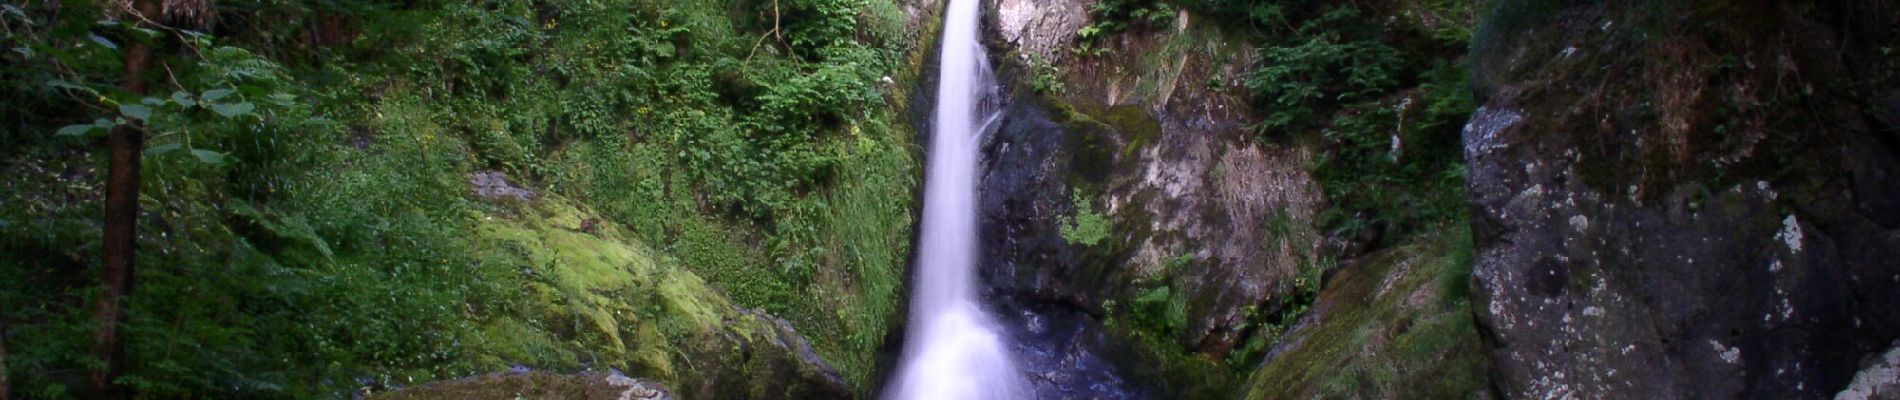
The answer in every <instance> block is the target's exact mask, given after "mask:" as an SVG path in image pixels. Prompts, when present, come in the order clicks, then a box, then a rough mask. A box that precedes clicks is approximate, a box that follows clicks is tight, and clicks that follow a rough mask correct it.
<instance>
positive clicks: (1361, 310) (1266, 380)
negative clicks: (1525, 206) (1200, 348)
mask: <svg viewBox="0 0 1900 400" xmlns="http://www.w3.org/2000/svg"><path fill="white" fill-rule="evenodd" d="M1441 229H1443V230H1442V231H1441V232H1440V233H1439V234H1427V235H1418V236H1416V237H1415V238H1414V239H1413V241H1412V242H1411V243H1407V244H1402V245H1399V246H1395V247H1393V248H1389V249H1386V250H1383V251H1379V252H1376V253H1373V254H1371V255H1368V256H1366V257H1365V258H1364V259H1363V260H1362V261H1360V262H1358V263H1355V264H1354V265H1351V266H1348V267H1347V268H1346V269H1344V270H1342V271H1340V272H1339V273H1337V274H1335V275H1334V276H1333V277H1332V278H1331V279H1330V280H1329V281H1328V282H1326V286H1325V288H1324V289H1323V290H1322V291H1321V292H1320V295H1319V300H1318V301H1317V302H1316V304H1315V305H1314V310H1313V311H1312V312H1310V313H1309V314H1308V315H1307V316H1306V317H1305V318H1303V320H1302V321H1301V322H1300V323H1299V325H1298V326H1296V327H1295V328H1293V330H1292V331H1291V332H1289V333H1288V334H1287V335H1286V336H1285V337H1283V338H1282V339H1281V341H1280V343H1281V344H1279V345H1278V346H1277V348H1275V349H1273V351H1272V353H1271V354H1272V355H1271V356H1270V358H1269V359H1268V360H1267V362H1266V364H1265V365H1263V366H1261V367H1260V369H1259V370H1257V371H1255V372H1254V374H1253V377H1252V378H1250V379H1249V382H1250V384H1249V388H1248V393H1247V398H1249V399H1281V398H1302V399H1304V398H1406V397H1417V398H1431V399H1444V398H1472V397H1482V393H1483V392H1484V390H1485V388H1486V387H1487V385H1488V382H1487V378H1486V373H1485V371H1486V368H1487V365H1488V364H1487V361H1486V359H1485V356H1484V351H1483V347H1482V345H1481V344H1480V343H1479V342H1478V333H1477V326H1476V325H1475V324H1474V323H1473V320H1472V316H1471V308H1470V307H1471V306H1470V304H1471V301H1470V290H1469V289H1468V287H1469V286H1468V283H1467V281H1468V280H1469V277H1470V271H1471V242H1470V239H1469V236H1470V235H1469V233H1468V230H1466V229H1461V228H1441Z"/></svg>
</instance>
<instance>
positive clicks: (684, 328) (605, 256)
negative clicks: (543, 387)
mask: <svg viewBox="0 0 1900 400" xmlns="http://www.w3.org/2000/svg"><path fill="white" fill-rule="evenodd" d="M511 211H512V214H510V215H486V216H483V217H482V218H481V223H480V224H479V229H478V230H477V234H478V236H479V239H478V243H480V245H481V248H480V249H478V250H476V251H477V252H478V253H479V259H481V260H482V263H483V265H484V267H485V268H486V270H487V273H488V274H489V275H488V276H487V278H488V279H491V280H499V281H503V282H507V283H505V284H503V285H501V286H502V287H511V288H518V289H517V290H518V291H517V292H516V293H514V298H512V299H498V300H497V301H496V302H495V303H497V304H500V305H499V306H495V307H491V309H490V310H486V312H485V314H484V315H480V316H478V317H476V318H475V319H476V320H477V321H478V323H479V324H481V326H482V329H480V330H478V331H475V332H470V333H467V337H465V338H464V340H463V342H464V343H467V344H468V345H467V346H468V351H469V352H470V353H472V354H473V355H474V358H475V359H477V360H480V362H481V363H483V364H486V366H487V367H490V368H494V369H501V368H505V367H508V366H510V365H527V366H530V367H534V368H549V369H556V370H563V369H577V368H581V367H590V368H606V367H611V368H617V369H622V370H625V371H627V372H628V373H629V374H632V375H634V376H638V377H641V378H644V379H652V380H655V381H657V382H660V383H663V384H665V385H667V386H669V387H675V388H681V389H682V390H681V392H682V393H685V394H690V395H692V397H717V398H781V397H784V396H793V397H806V396H822V397H830V398H836V397H850V394H851V391H850V390H849V388H848V387H847V385H846V384H845V383H844V381H843V380H842V378H840V377H839V375H838V373H837V371H835V370H834V369H833V368H832V367H831V366H830V365H829V364H828V363H826V362H825V361H824V360H822V359H820V358H819V357H818V356H817V355H816V354H814V353H812V350H811V347H810V345H809V344H808V343H806V341H805V340H804V339H803V338H802V337H799V336H798V334H797V333H796V332H795V331H794V330H793V329H792V328H791V326H790V324H788V323H785V322H784V321H783V320H780V319H777V318H774V317H772V316H770V315H766V314H763V313H759V312H755V311H750V310H746V309H744V308H740V307H737V306H735V305H734V304H733V303H732V301H731V300H730V299H728V298H727V297H726V296H725V295H723V294H721V293H720V292H719V291H717V290H715V289H714V288H713V287H711V286H710V285H708V284H707V283H706V282H705V281H704V280H702V279H700V278H699V277H698V276H697V275H694V274H693V273H691V272H690V271H687V270H686V269H684V268H681V267H680V266H678V265H676V263H675V262H674V261H672V260H670V259H666V258H661V257H657V256H655V255H654V252H653V251H652V250H651V249H648V248H646V247H645V246H644V245H642V244H640V243H639V242H637V241H633V240H630V239H628V238H627V236H626V235H625V234H624V233H622V231H621V229H620V228H619V227H618V226H616V225H615V224H613V223H612V222H608V221H605V220H604V219H602V218H600V217H598V216H597V215H595V214H593V213H592V212H590V211H588V210H586V209H583V208H581V207H580V206H577V205H575V204H573V203H571V202H569V201H567V200H566V199H563V198H560V197H557V196H547V197H544V198H542V199H540V200H537V201H534V202H529V203H523V204H518V205H515V206H514V209H512V210H511Z"/></svg>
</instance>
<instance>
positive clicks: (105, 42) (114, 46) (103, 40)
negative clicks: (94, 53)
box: [86, 33, 119, 50]
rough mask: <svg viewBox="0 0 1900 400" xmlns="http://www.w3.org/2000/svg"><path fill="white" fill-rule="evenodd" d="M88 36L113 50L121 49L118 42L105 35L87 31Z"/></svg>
mask: <svg viewBox="0 0 1900 400" xmlns="http://www.w3.org/2000/svg"><path fill="white" fill-rule="evenodd" d="M86 36H88V37H91V38H92V41H93V42H94V43H98V44H99V45H100V46H105V47H106V48H108V49H113V50H118V49H119V45H118V44H117V43H112V41H111V40H107V39H106V38H105V37H104V36H99V34H96V33H87V34H86Z"/></svg>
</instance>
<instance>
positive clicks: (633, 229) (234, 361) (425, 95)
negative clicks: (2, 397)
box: [0, 0, 917, 398]
mask: <svg viewBox="0 0 1900 400" xmlns="http://www.w3.org/2000/svg"><path fill="white" fill-rule="evenodd" d="M746 4H751V5H753V6H757V5H759V4H754V3H752V2H747V3H746ZM778 5H779V6H781V7H782V8H775V7H772V5H770V4H767V5H765V6H763V7H734V6H733V4H731V3H729V2H718V1H652V0H610V1H565V0H552V1H505V0H487V1H476V2H446V1H423V2H410V3H406V4H401V5H397V4H390V3H386V2H375V1H339V2H322V3H310V4H304V3H292V2H273V1H265V2H233V3H229V4H225V3H220V4H219V7H220V8H219V9H218V13H217V14H216V16H215V17H216V19H217V20H218V21H220V23H218V24H215V25H211V27H209V28H207V27H202V26H200V27H194V26H190V25H185V24H180V25H178V26H177V27H176V28H175V29H168V30H163V31H155V32H151V33H147V32H142V31H138V30H134V29H128V28H126V27H125V25H124V24H121V23H120V22H115V18H116V17H115V16H113V15H107V14H104V13H102V12H101V11H100V10H99V8H98V7H97V6H96V5H93V4H88V3H86V2H65V3H60V2H52V3H47V2H8V3H6V4H5V10H4V11H5V12H4V13H3V14H0V15H4V18H5V21H6V23H7V26H8V27H9V28H10V29H9V30H8V31H7V32H8V33H7V34H6V35H7V36H4V37H0V43H3V44H5V47H6V48H8V49H11V51H9V52H7V53H6V54H5V55H4V56H0V57H4V58H5V60H6V63H5V66H4V67H0V76H4V78H5V79H4V83H0V97H4V98H6V99H8V104H9V107H8V108H9V109H8V110H7V111H6V112H5V114H4V119H5V124H4V127H0V144H3V145H4V148H6V149H8V150H7V151H6V154H5V155H4V157H5V158H4V159H0V169H4V171H6V174H5V175H6V176H7V178H5V179H4V180H0V186H3V187H4V188H5V190H0V251H4V256H0V274H4V276H0V280H4V282H3V283H0V304H5V307H3V308H0V326H6V327H7V328H8V329H7V331H6V332H4V336H0V338H3V339H4V340H6V343H7V345H8V346H7V349H9V350H12V352H11V353H9V354H8V355H7V356H8V357H7V359H6V360H5V362H6V363H7V367H8V368H7V369H6V371H8V372H9V373H10V374H12V378H14V379H13V382H14V383H15V385H16V386H15V391H16V393H19V394H21V395H22V396H24V397H26V398H63V397H70V396H72V395H74V394H75V392H74V390H75V388H77V387H79V385H80V383H81V382H83V378H84V376H85V374H86V372H87V370H88V369H89V368H93V367H94V365H93V364H95V363H96V361H94V360H90V359H88V357H87V356H85V354H86V351H85V349H86V347H87V346H88V345H89V341H88V338H89V334H88V332H90V331H91V330H92V328H91V327H90V324H91V322H90V320H89V319H87V318H86V316H87V315H88V314H87V312H88V310H89V309H88V305H89V304H91V302H90V300H88V299H89V296H91V292H92V287H93V285H94V283H93V281H94V279H95V278H94V277H93V276H92V273H91V272H90V271H92V268H93V267H92V266H94V265H97V264H98V256H97V253H98V251H99V238H98V236H99V235H98V232H99V222H98V216H97V215H96V211H95V210H97V209H98V207H100V192H101V191H100V185H101V182H102V181H103V175H104V174H103V171H104V170H105V161H104V157H103V146H101V144H102V143H103V139H101V138H100V136H99V135H100V133H101V132H103V131H104V129H101V128H100V127H105V126H110V125H116V124H118V123H123V122H127V121H143V122H144V123H145V124H146V125H147V126H148V127H150V129H151V130H152V131H153V132H154V135H153V136H152V138H151V139H150V141H149V142H148V143H147V144H148V149H149V150H148V151H147V153H148V157H147V158H146V161H145V173H144V187H143V190H144V193H143V196H142V198H141V205H142V208H143V209H144V210H145V214H144V216H143V217H142V218H141V222H140V225H139V226H140V234H139V237H140V242H139V253H138V257H139V258H138V262H139V264H140V265H141V266H142V269H141V270H140V272H139V275H138V276H137V278H136V279H138V286H137V290H136V291H135V292H134V293H135V294H134V297H133V298H132V299H131V304H132V307H131V319H130V322H129V323H128V326H127V330H128V332H129V334H128V343H129V344H128V350H127V352H128V354H131V360H132V362H131V365H130V367H129V368H130V370H129V374H128V375H127V378H125V380H124V382H123V383H125V384H127V385H129V386H132V387H134V388H136V389H137V390H138V392H139V393H141V394H142V395H144V396H151V397H180V396H187V395H195V396H213V397H222V396H238V397H333V396H344V395H347V393H348V392H349V391H352V390H356V389H359V388H366V387H370V388H376V387H394V386H402V385H410V384H413V383H416V382H423V381H427V380H434V379H441V378H447V377H456V376H464V375H468V374H473V373H478V372H486V371H492V370H495V369H500V368H505V367H506V365H503V364H505V363H523V364H528V365H529V366H530V367H569V368H571V367H574V365H573V364H571V363H570V361H572V362H579V363H581V364H584V365H611V364H612V363H609V362H604V361H600V360H586V359H579V360H569V361H561V360H559V359H548V360H533V359H522V360H498V359H491V358H481V357H476V355H473V354H469V353H468V352H467V351H466V349H467V348H468V346H469V344H468V343H466V342H464V339H466V335H467V334H469V333H470V332H479V331H495V332H505V331H508V330H509V329H511V328H508V327H510V326H515V325H511V324H512V323H495V322H493V321H494V320H495V319H510V318H525V317H523V316H521V314H519V313H520V312H521V310H522V307H524V306H523V305H521V304H519V303H520V302H521V301H523V300H520V299H511V298H507V297H506V296H504V293H512V291H514V290H518V289H519V288H504V287H497V284H496V282H501V281H505V280H499V279H490V278H492V277H493V275H492V274H504V275H506V274H516V273H520V272H519V271H517V270H509V269H506V268H509V266H504V265H496V262H497V261H496V260H495V259H492V258H491V257H486V256H483V255H482V253H481V252H479V251H477V250H478V249H480V248H481V246H482V242H480V241H479V240H478V239H477V238H474V237H473V236H474V235H471V232H472V231H473V230H475V229H476V226H477V225H478V223H479V222H480V221H482V220H483V219H485V218H494V216H495V215H507V213H510V212H511V211H509V210H511V209H512V208H510V207H505V206H499V205H497V204H495V203H494V202H493V201H487V200H480V199H476V198H473V197H472V196H470V195H469V194H468V193H469V192H470V188H469V184H468V181H469V177H470V176H471V175H473V174H474V173H476V172H478V171H498V172H501V173H503V174H504V175H505V176H507V177H508V178H509V180H510V181H511V182H512V183H514V184H515V185H518V186H522V187H524V188H526V189H529V190H532V191H535V192H539V193H543V194H548V195H559V196H562V197H565V198H570V199H576V200H577V201H579V202H581V203H584V204H586V205H587V206H588V207H589V208H591V209H593V210H597V211H599V213H600V214H601V215H602V216H604V217H605V218H608V219H611V220H612V221H613V222H615V223H617V224H618V225H620V226H624V227H626V229H627V230H628V231H629V234H628V236H630V238H629V239H631V240H637V241H640V242H645V243H646V244H648V245H650V247H653V248H656V249H658V250H659V251H660V252H661V253H663V254H662V255H663V256H665V257H670V258H671V259H675V260H677V261H678V262H679V263H681V264H682V265H686V266H687V267H688V268H689V269H691V270H692V271H693V272H695V273H697V274H699V275H701V276H703V277H705V278H706V279H707V280H709V281H710V282H711V283H713V284H714V285H715V286H717V287H719V288H722V289H723V291H724V292H725V293H726V294H727V295H729V296H730V297H731V298H733V299H735V301H736V303H738V304H740V305H742V306H746V307H751V308H758V309H762V310H765V311H768V312H771V313H773V314H775V315H779V316H781V317H784V318H786V319H788V320H790V321H791V322H792V323H793V325H794V326H795V327H796V328H797V329H799V330H800V331H801V333H803V334H805V335H806V336H807V337H809V338H811V340H812V342H813V344H814V346H815V347H816V349H817V351H818V352H819V354H820V355H822V356H824V357H825V358H826V359H827V360H828V361H829V362H831V363H832V364H834V365H836V366H837V367H838V368H839V369H840V370H841V371H842V372H843V373H844V374H845V375H846V377H847V379H848V380H849V381H851V382H853V383H854V384H856V385H861V387H862V386H868V385H869V384H870V383H871V374H872V372H873V367H874V365H873V364H874V362H875V360H874V359H873V357H874V355H875V353H876V351H875V349H876V348H877V347H878V346H879V345H880V341H881V340H883V338H884V337H885V333H886V330H887V329H888V327H889V326H891V325H893V322H894V321H895V320H896V318H899V315H898V314H899V313H900V312H901V307H900V306H899V302H900V301H901V299H900V298H899V297H898V292H899V290H900V286H901V279H902V276H903V273H902V271H903V270H902V268H903V264H902V263H903V261H904V255H905V254H907V252H908V249H907V246H908V245H909V243H908V241H907V240H906V238H908V237H909V235H908V233H907V231H908V229H909V227H910V225H911V222H910V215H911V214H910V199H911V195H910V188H911V187H913V186H914V184H915V176H916V173H915V170H916V168H917V162H916V160H914V159H913V156H912V154H913V150H912V147H913V145H912V144H910V143H909V137H910V135H908V134H907V133H905V132H903V131H901V130H900V129H901V127H903V126H905V125H903V122H902V121H899V119H900V117H899V111H898V110H897V109H896V107H895V106H894V105H893V103H892V102H891V101H890V98H891V97H890V96H891V93H890V90H891V89H892V88H891V86H892V85H888V84H884V83H880V81H881V80H882V79H883V78H884V77H886V76H890V75H892V74H894V72H895V71H896V70H898V69H900V68H903V67H904V64H903V56H904V54H903V52H905V51H908V49H907V48H906V46H908V45H909V44H908V42H906V40H908V38H907V36H906V35H905V34H904V33H903V32H901V31H900V30H901V29H902V24H901V22H893V21H901V19H902V17H901V14H899V11H898V10H897V9H896V8H895V6H893V5H889V4H883V3H875V4H874V3H873V2H865V1H862V0H792V1H786V2H784V3H779V4H778ZM127 40H141V41H149V42H150V43H153V44H155V45H157V46H158V48H159V49H160V50H159V57H160V62H161V63H162V64H163V65H164V67H165V68H164V69H161V71H163V72H162V75H155V76H153V77H151V78H152V79H154V85H153V86H154V87H155V88H156V89H154V90H153V92H152V93H153V94H152V95H150V96H136V95H132V94H130V93H126V92H124V91H122V90H119V89H117V87H116V81H115V79H116V77H117V76H118V73H119V71H118V69H119V65H120V64H119V61H118V58H119V56H120V54H119V53H118V52H117V50H118V49H120V48H122V47H121V46H120V45H122V44H123V43H125V42H126V41H127ZM127 105H130V106H127ZM587 227H588V224H587V223H586V222H580V223H579V224H578V225H577V226H575V227H573V229H576V230H585V229H587ZM623 301H628V302H638V301H639V300H636V299H626V300H623ZM516 323H518V324H520V325H522V326H539V325H536V324H539V323H541V322H536V321H525V320H523V321H516ZM545 345H547V344H545V343H544V344H541V345H533V344H532V343H530V344H523V346H527V348H533V347H535V346H545ZM484 357H486V356H484ZM537 364H545V365H537Z"/></svg>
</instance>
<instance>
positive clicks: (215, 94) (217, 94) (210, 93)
mask: <svg viewBox="0 0 1900 400" xmlns="http://www.w3.org/2000/svg"><path fill="white" fill-rule="evenodd" d="M231 93H236V91H234V90H231V89H211V90H206V91H205V94H204V95H203V96H199V97H203V98H204V99H205V101H217V100H218V99H223V98H226V97H231Z"/></svg>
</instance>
